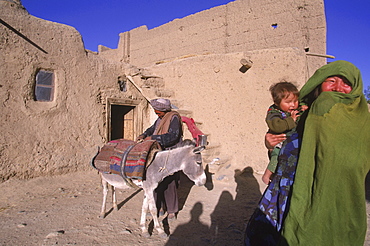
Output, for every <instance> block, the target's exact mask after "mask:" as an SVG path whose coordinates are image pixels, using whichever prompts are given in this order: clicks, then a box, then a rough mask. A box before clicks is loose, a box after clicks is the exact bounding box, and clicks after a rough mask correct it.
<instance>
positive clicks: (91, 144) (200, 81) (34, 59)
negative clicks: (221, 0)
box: [0, 0, 326, 180]
mask: <svg viewBox="0 0 370 246" xmlns="http://www.w3.org/2000/svg"><path fill="white" fill-rule="evenodd" d="M0 14H1V15H0V16H1V18H2V20H3V21H6V23H8V24H9V25H10V26H11V27H13V28H15V29H16V31H18V32H19V33H21V34H22V35H24V36H25V37H27V38H28V39H29V40H31V41H32V42H33V43H34V44H36V46H35V45H34V44H32V43H30V42H29V41H27V40H26V39H24V38H23V37H21V36H20V35H19V34H17V33H16V32H14V31H13V30H11V29H9V28H8V27H6V26H4V25H0V34H1V36H0V59H1V60H2V63H1V64H0V74H1V76H2V80H1V82H0V100H1V103H0V112H1V115H2V117H1V118H0V123H1V125H2V129H1V135H2V138H0V146H1V148H0V180H6V179H9V178H10V177H16V178H31V177H36V176H41V175H52V174H59V173H65V172H73V171H75V170H84V169H88V168H90V167H89V164H88V161H89V160H90V159H91V157H92V155H93V154H94V153H95V152H96V149H97V146H101V145H102V144H103V143H104V142H106V141H107V140H108V135H107V128H108V126H107V117H108V115H107V112H108V108H107V107H108V106H107V105H108V102H109V101H115V102H120V103H123V104H125V103H128V104H130V105H134V106H135V107H136V111H135V118H136V124H135V126H134V135H138V134H140V133H141V132H142V130H143V129H145V128H146V127H148V126H149V125H150V124H151V123H152V122H153V119H154V118H153V115H152V110H151V109H150V108H149V107H147V100H146V99H152V98H155V97H166V98H169V99H171V101H173V102H174V104H175V105H177V106H178V107H179V108H180V111H181V112H182V113H183V114H184V115H187V116H190V117H193V118H194V119H195V120H196V121H197V122H198V123H199V124H198V126H199V128H200V129H201V130H202V131H203V132H204V133H206V134H207V135H208V136H209V142H210V145H209V146H208V148H207V150H206V152H205V153H204V159H205V162H206V163H208V162H211V161H212V160H213V159H215V158H219V161H218V163H217V164H216V165H214V166H212V168H213V169H214V170H213V171H214V172H215V173H217V177H218V178H220V179H223V180H230V179H231V178H233V174H234V170H235V169H243V168H244V167H247V166H251V167H253V169H254V170H255V171H262V170H263V169H264V168H265V166H266V163H267V155H266V150H265V148H264V146H263V135H264V133H265V131H266V130H267V128H266V126H265V123H264V117H265V113H266V109H267V107H268V106H269V105H270V104H271V100H270V96H269V94H268V87H269V86H270V85H271V84H272V83H275V82H278V81H281V80H288V81H292V82H295V83H296V84H297V85H298V86H300V85H302V84H303V83H304V82H305V81H306V80H307V78H308V76H310V75H311V74H312V73H313V72H314V70H315V69H316V68H318V67H320V66H321V65H323V64H325V62H326V59H325V58H322V57H316V56H308V55H307V54H308V53H309V52H314V53H319V54H324V53H325V19H324V12H323V2H322V0H316V1H311V2H310V3H309V4H306V3H305V1H303V0H302V1H293V0H286V1H284V3H279V4H277V3H275V2H273V1H270V0H263V1H259V2H258V3H254V2H253V1H248V0H237V1H235V2H231V3H229V4H227V5H224V6H220V7H216V8H212V9H210V10H206V11H203V12H200V13H197V14H194V15H191V16H188V17H185V18H183V19H179V20H174V21H172V22H170V23H167V24H165V25H163V26H161V27H158V28H155V29H153V30H147V29H146V28H145V27H139V28H136V29H134V30H131V31H129V32H126V33H122V34H120V35H121V39H120V42H119V45H118V48H117V49H109V48H106V47H103V46H100V47H99V53H94V52H90V51H87V50H85V49H84V45H83V42H82V38H81V36H80V34H79V33H78V32H77V31H76V30H75V29H74V28H73V27H70V26H66V25H62V24H59V23H53V22H50V21H46V20H42V19H39V18H36V17H33V16H31V15H29V14H28V13H27V11H26V10H25V9H24V8H23V6H22V5H21V4H20V1H5V0H0ZM275 24H277V25H276V26H275ZM305 48H309V51H307V49H305ZM241 59H246V60H251V61H252V62H253V65H252V67H251V68H250V69H248V70H246V69H245V68H243V67H242V65H241V62H240V61H241ZM128 62H129V63H128ZM39 69H47V70H51V71H53V72H54V74H55V95H54V100H53V101H51V102H40V101H35V96H34V86H35V75H36V72H37V71H38V70H39ZM122 75H125V76H128V77H130V78H132V81H131V79H128V80H127V81H126V82H127V91H126V92H124V91H120V90H119V86H118V83H117V82H118V78H119V76H122ZM128 77H127V78H128ZM136 86H137V87H136ZM187 136H189V134H187Z"/></svg>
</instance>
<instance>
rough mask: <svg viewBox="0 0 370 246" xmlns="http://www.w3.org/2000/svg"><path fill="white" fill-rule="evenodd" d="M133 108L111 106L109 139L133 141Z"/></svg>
mask: <svg viewBox="0 0 370 246" xmlns="http://www.w3.org/2000/svg"><path fill="white" fill-rule="evenodd" d="M134 108H135V107H134V106H124V105H113V104H111V109H110V112H111V115H110V124H111V127H110V139H109V141H111V140H114V139H119V138H124V139H128V140H134V138H135V136H134Z"/></svg>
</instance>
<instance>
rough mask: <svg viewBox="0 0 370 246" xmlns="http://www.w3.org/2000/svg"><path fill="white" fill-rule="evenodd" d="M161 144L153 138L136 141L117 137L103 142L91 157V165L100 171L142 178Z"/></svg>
mask: <svg viewBox="0 0 370 246" xmlns="http://www.w3.org/2000/svg"><path fill="white" fill-rule="evenodd" d="M159 150H161V146H160V145H159V143H158V142H157V141H155V140H146V141H143V142H141V143H137V142H135V141H132V140H126V139H117V140H113V141H110V142H108V143H107V144H105V145H104V146H103V147H102V148H101V150H100V152H99V153H98V154H97V155H96V156H95V157H94V158H93V161H92V166H93V167H95V168H96V169H98V170H99V171H100V172H104V173H113V174H119V175H122V176H123V177H127V178H134V179H143V177H144V172H145V169H146V167H147V165H149V164H150V163H151V162H152V160H153V158H154V155H155V153H156V152H158V151H159Z"/></svg>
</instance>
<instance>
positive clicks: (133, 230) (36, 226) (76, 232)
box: [0, 168, 370, 246]
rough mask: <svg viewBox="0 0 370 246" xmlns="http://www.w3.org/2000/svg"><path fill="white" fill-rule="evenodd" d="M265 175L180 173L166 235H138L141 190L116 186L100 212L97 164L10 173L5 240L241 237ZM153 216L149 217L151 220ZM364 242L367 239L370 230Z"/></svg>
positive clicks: (194, 241)
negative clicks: (201, 180)
mask: <svg viewBox="0 0 370 246" xmlns="http://www.w3.org/2000/svg"><path fill="white" fill-rule="evenodd" d="M210 180H211V179H208V181H210ZM260 180H261V175H258V174H253V173H252V172H251V169H250V168H246V169H244V170H237V171H235V179H234V180H233V181H232V182H223V181H217V180H216V181H213V182H207V183H206V185H205V186H202V187H196V186H193V184H192V182H191V181H189V180H188V179H187V178H186V177H185V176H182V177H181V183H180V187H179V196H180V208H181V210H180V212H179V213H178V215H177V220H175V221H170V222H168V221H167V220H166V219H164V218H163V217H161V221H162V226H163V227H164V228H165V231H166V233H167V234H168V235H169V236H168V238H166V239H162V238H160V237H159V236H158V234H157V232H156V231H154V233H153V234H152V235H151V237H150V238H144V237H142V236H141V230H140V229H139V221H140V213H141V205H142V199H143V192H142V191H136V190H123V191H119V192H118V194H117V197H118V204H119V210H118V211H113V210H112V209H111V203H110V202H109V200H110V196H109V197H108V206H107V211H108V213H107V216H106V218H104V219H99V218H98V215H99V212H100V208H101V200H102V188H101V186H100V184H99V182H100V178H99V175H98V174H97V172H96V171H90V172H76V173H74V174H65V175H60V176H59V175H58V176H54V177H39V178H35V179H32V180H28V181H26V180H9V181H6V182H4V183H2V184H0V190H1V193H0V218H1V219H0V245H166V246H167V245H174V246H175V245H184V246H185V245H186V246H188V245H190V246H193V245H194V246H196V245H220V246H225V245H230V246H235V245H242V239H243V231H244V228H245V225H246V222H247V221H248V219H249V217H250V215H251V214H252V212H253V210H254V209H255V207H256V204H257V202H258V200H259V198H260V196H261V192H262V191H263V189H264V188H265V185H263V184H262V182H261V181H260ZM369 181H370V180H369V179H368V180H367V214H369V213H370V203H369V200H370V192H369V191H370V183H369ZM368 218H369V217H368ZM368 221H369V219H368ZM152 224H153V223H152V222H151V218H150V217H148V219H147V226H148V227H149V228H152ZM364 245H370V234H369V230H368V233H367V239H366V241H365V244H364Z"/></svg>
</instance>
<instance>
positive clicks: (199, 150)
mask: <svg viewBox="0 0 370 246" xmlns="http://www.w3.org/2000/svg"><path fill="white" fill-rule="evenodd" d="M205 148H206V147H205V146H199V147H196V148H194V150H193V152H194V153H195V154H199V153H200V152H202V151H203V150H204V149H205Z"/></svg>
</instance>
